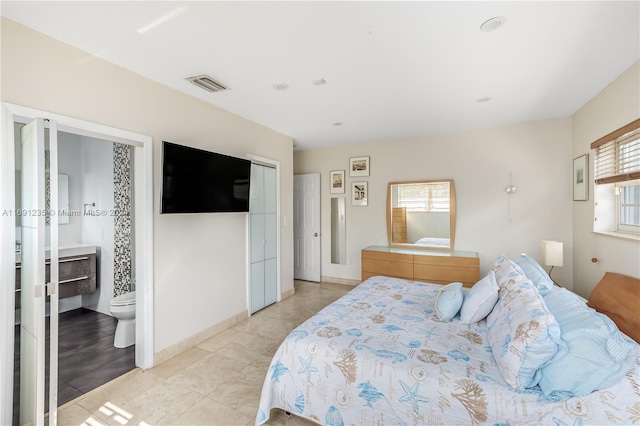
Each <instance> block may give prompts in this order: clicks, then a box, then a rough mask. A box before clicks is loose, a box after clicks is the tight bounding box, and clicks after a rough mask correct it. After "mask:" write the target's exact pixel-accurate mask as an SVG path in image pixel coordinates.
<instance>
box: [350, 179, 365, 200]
mask: <svg viewBox="0 0 640 426" xmlns="http://www.w3.org/2000/svg"><path fill="white" fill-rule="evenodd" d="M368 199H369V187H368V184H367V182H352V183H351V204H352V205H354V206H366V205H367V204H368Z"/></svg>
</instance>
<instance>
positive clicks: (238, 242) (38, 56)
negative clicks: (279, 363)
mask: <svg viewBox="0 0 640 426" xmlns="http://www.w3.org/2000/svg"><path fill="white" fill-rule="evenodd" d="M1 89H2V90H1V98H2V101H3V102H10V103H14V104H19V105H24V106H28V107H31V108H35V109H40V110H44V111H49V112H53V113H56V114H61V115H65V116H69V117H74V118H78V119H82V120H87V121H91V122H95V123H99V124H103V125H107V126H112V127H116V128H120V129H125V130H128V131H132V132H136V133H141V134H145V135H149V136H151V137H153V141H154V152H153V155H154V213H155V214H154V220H155V223H154V237H155V241H154V250H155V255H154V259H149V261H152V262H153V263H154V275H155V276H154V280H155V282H154V292H155V293H154V303H155V305H154V310H155V312H154V326H155V329H154V330H155V336H154V342H155V344H154V346H155V347H154V352H158V351H160V350H162V349H164V348H167V347H168V346H171V345H173V344H176V343H178V342H180V341H182V340H183V339H185V338H188V337H190V336H192V335H194V334H196V333H198V332H200V331H203V330H205V329H207V328H209V327H211V326H214V325H216V324H218V323H220V322H222V321H224V320H226V319H228V318H231V317H233V316H234V315H237V314H239V313H242V312H246V307H247V290H246V278H247V277H246V267H247V266H246V249H247V247H246V222H245V216H246V215H245V214H197V215H159V208H158V206H159V204H160V200H159V196H160V187H161V185H160V181H161V179H160V169H161V166H160V160H161V142H162V140H168V141H173V142H176V143H181V144H185V145H189V146H194V147H197V148H203V149H207V150H211V151H217V152H221V153H224V154H228V155H234V156H238V157H246V156H247V154H255V155H259V156H263V157H267V158H271V159H274V160H278V161H280V165H281V185H280V192H281V201H282V203H281V210H280V211H281V222H280V223H281V224H283V223H284V218H285V217H288V218H291V217H292V214H293V204H292V203H293V202H292V196H291V194H292V193H293V177H292V175H293V153H292V139H291V138H290V137H288V136H285V135H282V134H279V133H276V132H274V131H272V130H270V129H267V128H265V127H263V126H260V125H257V124H256V123H253V122H250V121H248V120H246V119H243V118H241V117H239V116H236V115H233V114H231V113H228V112H226V111H224V110H221V109H219V108H216V107H213V106H211V105H209V104H206V103H204V102H202V101H199V100H197V99H195V98H192V97H189V96H186V95H184V94H181V93H179V92H177V91H175V90H173V89H169V88H167V87H165V86H162V85H160V84H158V83H155V82H153V81H151V80H148V79H145V78H143V77H141V76H139V75H137V74H135V73H132V72H130V71H128V70H126V69H124V68H121V67H119V66H116V65H113V64H110V63H108V62H106V61H104V60H102V59H100V58H97V57H94V56H91V55H89V54H87V53H86V52H83V51H80V50H78V49H75V48H73V47H71V46H69V45H66V44H62V43H60V42H58V41H56V40H54V39H52V38H49V37H46V36H44V35H42V34H40V33H37V32H34V31H32V30H30V29H28V28H26V27H23V26H21V25H19V24H17V23H15V22H12V21H9V20H6V19H2V86H1ZM212 96H215V95H212ZM289 223H291V220H289ZM281 242H282V251H281V253H280V254H281V260H282V269H281V271H282V274H281V281H282V292H283V293H285V292H288V291H290V290H291V289H292V288H293V249H292V242H293V228H292V227H291V226H282V228H281Z"/></svg>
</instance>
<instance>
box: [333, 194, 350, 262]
mask: <svg viewBox="0 0 640 426" xmlns="http://www.w3.org/2000/svg"><path fill="white" fill-rule="evenodd" d="M346 215H347V209H346V198H344V197H335V198H331V263H335V264H338V265H346V264H347V223H346Z"/></svg>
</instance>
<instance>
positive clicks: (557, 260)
mask: <svg viewBox="0 0 640 426" xmlns="http://www.w3.org/2000/svg"><path fill="white" fill-rule="evenodd" d="M563 259H564V257H563V255H562V242H560V241H547V240H542V263H544V264H545V265H547V266H562V261H563Z"/></svg>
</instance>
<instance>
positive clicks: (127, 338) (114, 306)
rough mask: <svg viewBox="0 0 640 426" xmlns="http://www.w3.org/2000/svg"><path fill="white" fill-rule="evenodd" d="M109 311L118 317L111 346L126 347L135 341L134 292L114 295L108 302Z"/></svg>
mask: <svg viewBox="0 0 640 426" xmlns="http://www.w3.org/2000/svg"><path fill="white" fill-rule="evenodd" d="M109 312H111V315H113V316H114V317H116V318H117V319H118V325H117V326H116V336H115V338H114V339H113V346H115V347H116V348H127V347H129V346H131V345H133V344H135V343H136V292H135V291H131V292H129V293H125V294H121V295H120V296H116V297H114V298H113V299H112V300H111V303H109Z"/></svg>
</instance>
